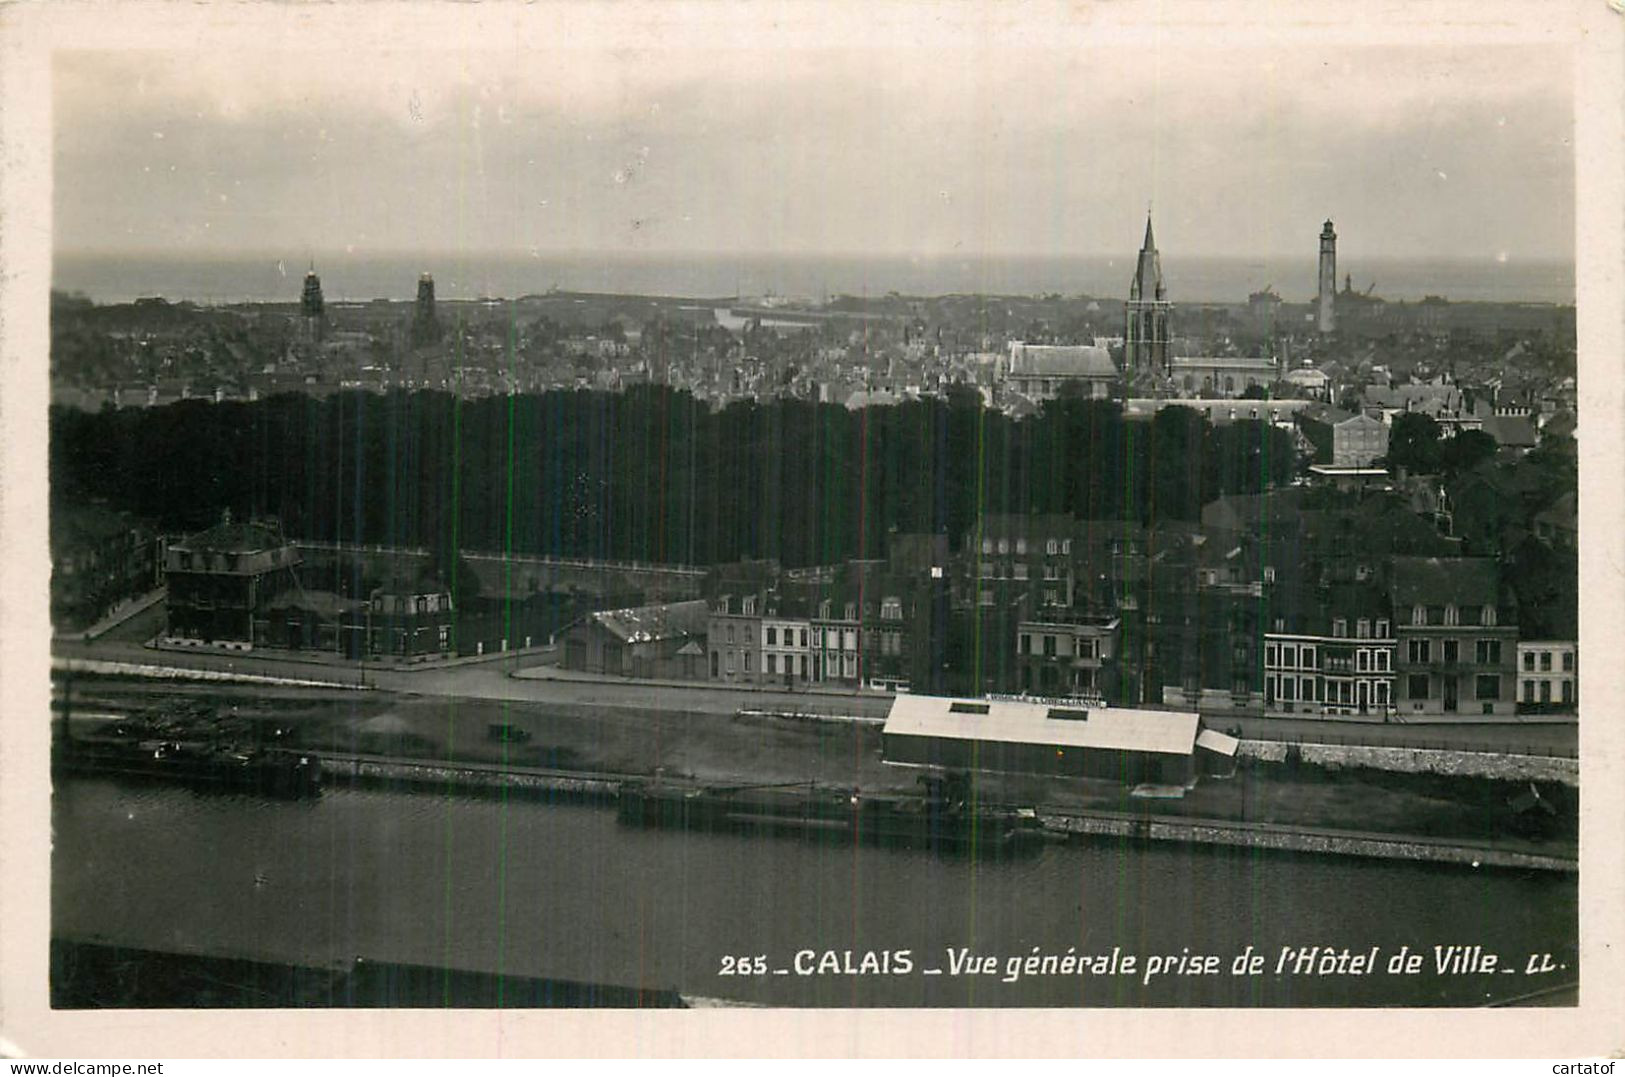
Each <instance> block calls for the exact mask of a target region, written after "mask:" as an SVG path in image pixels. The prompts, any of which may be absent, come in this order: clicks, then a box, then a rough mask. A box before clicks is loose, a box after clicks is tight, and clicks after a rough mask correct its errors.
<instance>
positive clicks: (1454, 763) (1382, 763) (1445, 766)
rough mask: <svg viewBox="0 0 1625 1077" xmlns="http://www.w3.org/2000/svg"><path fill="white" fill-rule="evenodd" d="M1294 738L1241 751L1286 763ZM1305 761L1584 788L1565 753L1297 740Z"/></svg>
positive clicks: (1254, 743)
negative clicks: (1490, 750) (1506, 752)
mask: <svg viewBox="0 0 1625 1077" xmlns="http://www.w3.org/2000/svg"><path fill="white" fill-rule="evenodd" d="M1288 747H1289V743H1288V742H1287V741H1279V740H1243V741H1242V742H1241V747H1240V748H1239V749H1238V752H1237V754H1239V755H1240V756H1242V757H1243V758H1246V759H1257V760H1259V761H1261V762H1266V763H1281V762H1285V761H1286V758H1287V749H1288ZM1296 747H1297V748H1298V750H1299V752H1300V753H1301V756H1300V758H1301V759H1302V761H1303V762H1305V763H1310V764H1313V765H1315V766H1320V767H1326V768H1327V769H1337V768H1352V767H1370V768H1371V769H1373V770H1390V771H1398V772H1401V773H1406V774H1448V775H1454V776H1457V777H1463V778H1495V779H1500V780H1503V781H1536V782H1560V783H1562V784H1563V785H1567V786H1571V787H1573V788H1579V785H1580V764H1579V761H1578V760H1575V759H1567V758H1563V757H1561V756H1546V755H1505V754H1501V753H1497V752H1469V751H1451V750H1447V749H1441V748H1404V747H1385V746H1380V745H1359V744H1313V743H1304V744H1298V745H1296Z"/></svg>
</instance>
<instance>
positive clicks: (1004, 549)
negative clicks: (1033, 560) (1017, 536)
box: [999, 538, 1010, 554]
mask: <svg viewBox="0 0 1625 1077" xmlns="http://www.w3.org/2000/svg"><path fill="white" fill-rule="evenodd" d="M999 552H1000V553H1001V554H1004V553H1009V552H1010V540H1009V539H1007V538H1002V539H1000V540H999Z"/></svg>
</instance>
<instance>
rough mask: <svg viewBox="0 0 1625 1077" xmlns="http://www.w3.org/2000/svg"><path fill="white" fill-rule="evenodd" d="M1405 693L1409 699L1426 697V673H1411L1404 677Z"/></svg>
mask: <svg viewBox="0 0 1625 1077" xmlns="http://www.w3.org/2000/svg"><path fill="white" fill-rule="evenodd" d="M1405 695H1406V696H1408V697H1409V698H1411V699H1426V698H1427V697H1428V675H1427V674H1426V673H1412V674H1411V675H1410V676H1409V677H1407V678H1406V679H1405Z"/></svg>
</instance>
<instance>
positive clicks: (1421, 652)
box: [1407, 639, 1433, 665]
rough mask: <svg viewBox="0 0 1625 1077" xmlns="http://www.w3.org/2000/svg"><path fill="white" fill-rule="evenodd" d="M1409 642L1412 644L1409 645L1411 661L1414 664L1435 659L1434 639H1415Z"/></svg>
mask: <svg viewBox="0 0 1625 1077" xmlns="http://www.w3.org/2000/svg"><path fill="white" fill-rule="evenodd" d="M1407 642H1408V643H1409V645H1410V646H1409V656H1410V660H1411V663H1412V664H1413V665H1414V664H1416V663H1418V662H1431V661H1433V644H1432V641H1430V640H1425V639H1413V640H1408V641H1407Z"/></svg>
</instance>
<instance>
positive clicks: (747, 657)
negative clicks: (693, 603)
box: [705, 593, 811, 684]
mask: <svg viewBox="0 0 1625 1077" xmlns="http://www.w3.org/2000/svg"><path fill="white" fill-rule="evenodd" d="M762 600H763V595H762V594H761V593H751V594H743V595H727V594H725V595H719V596H717V598H716V599H715V600H713V601H712V603H711V606H710V616H709V617H708V618H707V620H706V627H705V638H706V650H707V651H709V652H710V669H709V670H708V675H709V677H710V679H711V680H713V681H723V682H725V683H728V684H755V683H757V681H758V680H759V678H760V677H761V668H762V665H761V659H762V654H761V651H760V649H759V644H758V642H757V641H758V640H760V639H762V638H763V632H762V613H761V605H762ZM809 627H811V626H809Z"/></svg>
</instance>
